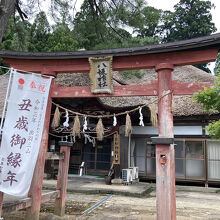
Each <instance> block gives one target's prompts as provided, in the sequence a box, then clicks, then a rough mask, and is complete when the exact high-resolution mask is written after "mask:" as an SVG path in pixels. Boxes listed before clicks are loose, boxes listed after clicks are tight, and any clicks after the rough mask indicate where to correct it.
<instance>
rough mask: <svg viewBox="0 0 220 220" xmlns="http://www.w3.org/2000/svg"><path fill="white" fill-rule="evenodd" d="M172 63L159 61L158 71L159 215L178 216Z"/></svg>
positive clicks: (165, 217)
mask: <svg viewBox="0 0 220 220" xmlns="http://www.w3.org/2000/svg"><path fill="white" fill-rule="evenodd" d="M173 69H174V67H173V65H172V64H169V63H160V64H158V65H156V67H155V70H156V71H157V73H158V123H159V137H158V138H155V139H154V140H153V143H156V144H157V145H156V195H157V219H158V220H175V219H176V198H175V197H176V196H175V194H176V189H175V153H174V145H173V139H174V131H173V114H172V71H173Z"/></svg>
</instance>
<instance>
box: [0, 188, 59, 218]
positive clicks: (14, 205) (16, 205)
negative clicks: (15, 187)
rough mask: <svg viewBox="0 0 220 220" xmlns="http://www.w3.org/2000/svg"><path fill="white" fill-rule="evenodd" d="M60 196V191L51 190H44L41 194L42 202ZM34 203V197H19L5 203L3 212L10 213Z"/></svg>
mask: <svg viewBox="0 0 220 220" xmlns="http://www.w3.org/2000/svg"><path fill="white" fill-rule="evenodd" d="M59 196H60V191H59V190H56V191H51V192H44V193H43V194H42V196H41V202H42V203H44V202H48V201H50V200H52V199H56V198H57V197H59ZM31 205H32V199H31V198H30V197H27V198H24V199H19V200H17V201H13V202H8V203H5V204H3V212H4V214H5V213H10V212H14V211H18V210H21V209H25V208H28V207H31Z"/></svg>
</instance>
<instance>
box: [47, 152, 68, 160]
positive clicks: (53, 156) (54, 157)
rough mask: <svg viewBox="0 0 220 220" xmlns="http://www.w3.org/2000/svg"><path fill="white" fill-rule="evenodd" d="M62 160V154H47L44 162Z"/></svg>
mask: <svg viewBox="0 0 220 220" xmlns="http://www.w3.org/2000/svg"><path fill="white" fill-rule="evenodd" d="M63 159H64V154H63V153H54V152H47V155H46V160H63Z"/></svg>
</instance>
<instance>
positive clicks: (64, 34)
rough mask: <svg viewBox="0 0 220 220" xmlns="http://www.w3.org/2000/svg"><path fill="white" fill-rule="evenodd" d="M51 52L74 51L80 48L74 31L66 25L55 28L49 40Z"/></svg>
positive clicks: (58, 25)
mask: <svg viewBox="0 0 220 220" xmlns="http://www.w3.org/2000/svg"><path fill="white" fill-rule="evenodd" d="M48 44H49V49H48V51H49V52H55V51H74V50H76V49H77V48H78V42H77V40H76V39H75V38H74V35H73V33H72V31H71V30H70V29H69V27H68V26H67V25H66V24H65V23H60V24H59V23H58V24H56V25H55V26H53V32H52V34H50V36H49V38H48Z"/></svg>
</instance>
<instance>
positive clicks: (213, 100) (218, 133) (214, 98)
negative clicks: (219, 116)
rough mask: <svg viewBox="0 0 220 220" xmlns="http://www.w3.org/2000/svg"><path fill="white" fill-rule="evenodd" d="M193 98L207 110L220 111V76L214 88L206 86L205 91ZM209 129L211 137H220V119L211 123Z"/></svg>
mask: <svg viewBox="0 0 220 220" xmlns="http://www.w3.org/2000/svg"><path fill="white" fill-rule="evenodd" d="M193 99H194V100H196V101H197V102H198V103H201V104H202V107H203V109H204V110H205V111H208V112H213V111H218V112H219V113H220V76H218V77H217V80H216V82H215V86H214V87H213V88H206V89H205V90H204V91H201V92H199V93H196V94H195V95H194V96H193ZM207 129H208V132H209V135H210V136H211V137H213V138H220V121H216V122H212V123H210V124H209V127H208V128H207Z"/></svg>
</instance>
